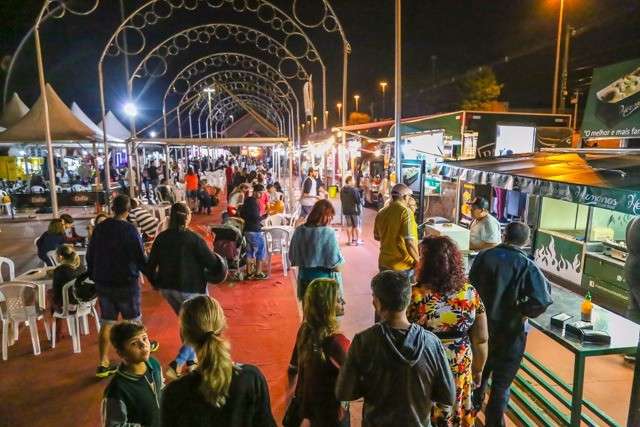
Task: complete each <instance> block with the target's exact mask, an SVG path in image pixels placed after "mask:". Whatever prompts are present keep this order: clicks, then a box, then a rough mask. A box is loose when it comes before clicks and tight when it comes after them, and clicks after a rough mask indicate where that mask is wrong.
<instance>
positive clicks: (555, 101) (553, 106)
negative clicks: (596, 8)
mask: <svg viewBox="0 0 640 427" xmlns="http://www.w3.org/2000/svg"><path fill="white" fill-rule="evenodd" d="M563 20H564V0H560V13H559V14H558V39H557V40H556V63H555V68H554V70H553V97H552V101H551V102H552V104H551V113H553V114H555V113H556V112H557V111H558V77H559V76H558V74H559V71H560V45H561V44H562V21H563Z"/></svg>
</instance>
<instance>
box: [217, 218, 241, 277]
mask: <svg viewBox="0 0 640 427" xmlns="http://www.w3.org/2000/svg"><path fill="white" fill-rule="evenodd" d="M238 225H240V224H237V223H233V222H231V221H228V222H226V223H225V224H222V225H212V226H211V232H212V233H213V250H214V252H215V253H217V254H219V255H220V256H222V257H223V258H224V259H226V260H227V264H228V266H229V276H228V280H229V281H232V282H235V281H242V280H243V279H244V274H243V273H242V267H244V264H245V254H246V249H247V248H246V243H245V240H244V237H243V235H242V229H241V227H238Z"/></svg>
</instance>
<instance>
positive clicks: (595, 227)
mask: <svg viewBox="0 0 640 427" xmlns="http://www.w3.org/2000/svg"><path fill="white" fill-rule="evenodd" d="M633 218H634V216H633V215H629V214H625V213H621V212H616V211H612V210H609V209H602V208H596V207H594V208H593V214H592V216H591V230H590V232H589V241H592V242H604V241H613V242H624V240H625V235H626V231H627V225H628V224H629V222H631V220H632V219H633Z"/></svg>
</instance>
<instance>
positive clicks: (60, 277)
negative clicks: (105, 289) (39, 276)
mask: <svg viewBox="0 0 640 427" xmlns="http://www.w3.org/2000/svg"><path fill="white" fill-rule="evenodd" d="M56 259H57V261H58V266H57V267H56V268H55V270H53V288H52V289H51V290H50V291H49V292H50V301H51V314H53V313H55V312H61V311H62V309H63V298H62V288H63V287H64V285H66V284H67V283H69V282H70V281H72V280H74V279H76V278H77V277H78V276H80V275H82V274H84V272H85V270H86V269H85V268H84V266H83V265H82V262H81V260H80V257H79V256H78V254H77V253H76V251H75V249H74V248H73V246H71V245H60V246H58V249H56ZM76 302H77V301H76V300H75V298H74V297H73V293H71V292H70V295H69V303H70V304H76ZM54 321H55V322H56V340H60V338H61V337H62V319H58V318H56V319H54Z"/></svg>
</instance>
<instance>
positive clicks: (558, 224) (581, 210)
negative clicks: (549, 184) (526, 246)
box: [540, 197, 589, 240]
mask: <svg viewBox="0 0 640 427" xmlns="http://www.w3.org/2000/svg"><path fill="white" fill-rule="evenodd" d="M588 213H589V207H588V206H585V205H579V204H577V203H572V202H566V201H564V200H557V199H551V198H549V197H544V198H543V200H542V214H541V216H540V229H542V230H548V231H555V232H556V233H560V234H564V235H566V236H568V237H572V238H574V239H577V240H584V239H585V236H586V230H587V218H588Z"/></svg>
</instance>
